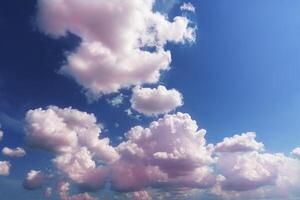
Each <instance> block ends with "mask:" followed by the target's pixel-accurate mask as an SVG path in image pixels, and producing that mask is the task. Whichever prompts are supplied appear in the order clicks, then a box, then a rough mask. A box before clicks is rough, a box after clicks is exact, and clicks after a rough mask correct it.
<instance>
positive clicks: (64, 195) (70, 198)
mask: <svg viewBox="0 0 300 200" xmlns="http://www.w3.org/2000/svg"><path fill="white" fill-rule="evenodd" d="M69 191H70V184H69V183H68V182H61V183H60V184H59V196H60V198H61V200H99V199H98V198H95V197H92V196H91V195H89V194H88V193H80V194H77V195H69Z"/></svg>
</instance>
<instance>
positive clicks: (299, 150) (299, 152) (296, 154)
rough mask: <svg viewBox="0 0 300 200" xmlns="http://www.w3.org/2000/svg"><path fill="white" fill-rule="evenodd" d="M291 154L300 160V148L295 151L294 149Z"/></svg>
mask: <svg viewBox="0 0 300 200" xmlns="http://www.w3.org/2000/svg"><path fill="white" fill-rule="evenodd" d="M291 154H292V155H293V156H295V157H297V158H300V147H296V148H295V149H293V151H292V152H291Z"/></svg>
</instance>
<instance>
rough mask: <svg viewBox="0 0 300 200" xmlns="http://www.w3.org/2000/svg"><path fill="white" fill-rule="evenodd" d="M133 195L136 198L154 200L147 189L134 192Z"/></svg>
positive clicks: (136, 199)
mask: <svg viewBox="0 0 300 200" xmlns="http://www.w3.org/2000/svg"><path fill="white" fill-rule="evenodd" d="M132 196H133V199H134V200H152V197H151V196H150V194H149V193H148V192H147V191H145V190H143V191H138V192H133V194H132Z"/></svg>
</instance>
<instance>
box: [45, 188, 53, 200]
mask: <svg viewBox="0 0 300 200" xmlns="http://www.w3.org/2000/svg"><path fill="white" fill-rule="evenodd" d="M52 193H53V190H52V188H51V187H47V188H46V190H45V192H44V196H45V197H46V198H50V197H51V196H52Z"/></svg>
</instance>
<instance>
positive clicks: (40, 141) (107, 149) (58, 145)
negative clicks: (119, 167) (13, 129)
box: [25, 106, 118, 162]
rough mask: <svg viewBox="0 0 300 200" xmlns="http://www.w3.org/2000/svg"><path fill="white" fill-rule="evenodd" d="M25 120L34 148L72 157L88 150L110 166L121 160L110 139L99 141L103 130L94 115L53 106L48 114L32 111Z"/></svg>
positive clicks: (47, 111)
mask: <svg viewBox="0 0 300 200" xmlns="http://www.w3.org/2000/svg"><path fill="white" fill-rule="evenodd" d="M25 120H26V124H27V125H26V130H27V131H26V132H27V134H26V135H27V139H28V141H29V143H30V144H31V145H33V146H36V147H39V148H43V149H47V150H50V151H54V152H57V153H70V152H74V151H76V150H78V149H80V148H81V147H86V148H87V150H89V151H91V152H93V154H94V155H95V156H97V157H98V158H100V159H102V160H104V161H106V162H111V161H113V160H116V159H117V158H118V154H117V152H116V151H115V150H114V148H112V147H111V146H110V145H109V139H108V138H104V139H99V137H100V133H101V130H100V127H99V125H98V124H97V120H96V117H95V116H94V115H93V114H88V113H86V112H81V111H79V110H76V109H72V108H64V109H61V108H58V107H55V106H50V107H48V108H47V109H45V110H44V109H41V108H39V109H35V110H29V111H28V112H27V114H26V118H25Z"/></svg>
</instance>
